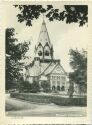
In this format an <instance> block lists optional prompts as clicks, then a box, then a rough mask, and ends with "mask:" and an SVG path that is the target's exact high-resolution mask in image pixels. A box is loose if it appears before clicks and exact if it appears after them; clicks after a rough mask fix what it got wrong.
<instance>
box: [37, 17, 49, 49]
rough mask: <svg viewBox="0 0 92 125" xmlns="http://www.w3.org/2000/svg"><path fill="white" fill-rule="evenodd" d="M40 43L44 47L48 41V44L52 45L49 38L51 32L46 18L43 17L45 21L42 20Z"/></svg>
mask: <svg viewBox="0 0 92 125" xmlns="http://www.w3.org/2000/svg"><path fill="white" fill-rule="evenodd" d="M39 43H41V44H42V46H43V47H44V46H45V45H46V43H48V45H49V46H50V47H51V43H50V38H49V34H48V31H47V28H46V23H45V21H44V19H43V22H42V26H41V30H40V34H39V38H38V43H37V45H38V44H39Z"/></svg>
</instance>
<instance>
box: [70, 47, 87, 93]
mask: <svg viewBox="0 0 92 125" xmlns="http://www.w3.org/2000/svg"><path fill="white" fill-rule="evenodd" d="M70 57H71V58H70V65H71V67H72V69H73V72H71V73H70V74H69V78H70V82H74V83H76V84H79V86H80V92H86V90H87V52H86V51H84V50H82V52H79V51H78V50H77V49H76V50H72V49H71V50H70Z"/></svg>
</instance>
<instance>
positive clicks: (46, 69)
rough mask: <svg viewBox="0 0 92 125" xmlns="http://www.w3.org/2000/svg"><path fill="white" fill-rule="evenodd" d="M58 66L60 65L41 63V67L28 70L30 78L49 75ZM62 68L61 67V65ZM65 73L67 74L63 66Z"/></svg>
mask: <svg viewBox="0 0 92 125" xmlns="http://www.w3.org/2000/svg"><path fill="white" fill-rule="evenodd" d="M57 65H60V64H59V63H58V62H57V63H55V62H49V63H46V62H41V63H40V65H39V66H38V67H37V66H35V65H33V66H32V67H29V68H28V74H29V76H39V75H43V74H44V75H49V74H50V73H51V72H52V71H53V70H54V69H55V67H56V66H57ZM60 66H61V65H60ZM61 69H62V71H63V73H65V71H64V69H63V67H62V66H61Z"/></svg>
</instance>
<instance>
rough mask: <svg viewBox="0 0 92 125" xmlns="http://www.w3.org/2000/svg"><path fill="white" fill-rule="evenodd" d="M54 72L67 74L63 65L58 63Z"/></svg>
mask: <svg viewBox="0 0 92 125" xmlns="http://www.w3.org/2000/svg"><path fill="white" fill-rule="evenodd" d="M51 73H52V74H65V71H64V69H63V67H62V66H61V65H59V64H58V65H57V66H56V67H55V68H54V69H53V70H52V72H51Z"/></svg>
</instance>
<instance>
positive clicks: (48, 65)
mask: <svg viewBox="0 0 92 125" xmlns="http://www.w3.org/2000/svg"><path fill="white" fill-rule="evenodd" d="M51 64H52V62H50V64H49V65H48V66H47V67H46V69H45V70H44V71H43V72H42V73H41V74H43V73H44V72H45V71H46V70H47V69H48V68H49V67H50V65H51ZM41 74H40V75H41Z"/></svg>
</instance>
